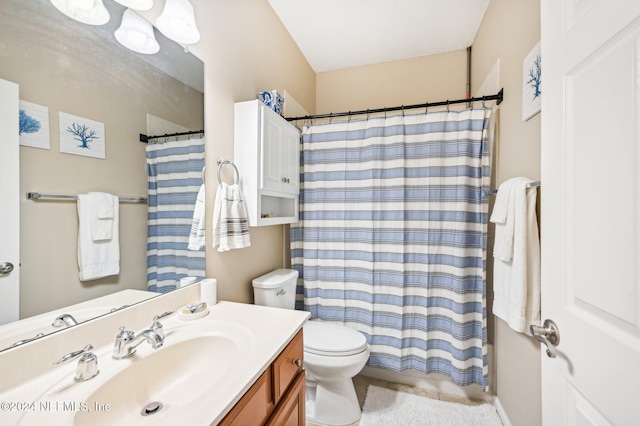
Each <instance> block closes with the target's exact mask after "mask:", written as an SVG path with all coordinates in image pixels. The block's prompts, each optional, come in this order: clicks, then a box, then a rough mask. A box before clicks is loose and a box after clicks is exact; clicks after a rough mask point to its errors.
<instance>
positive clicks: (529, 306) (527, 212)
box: [490, 178, 540, 332]
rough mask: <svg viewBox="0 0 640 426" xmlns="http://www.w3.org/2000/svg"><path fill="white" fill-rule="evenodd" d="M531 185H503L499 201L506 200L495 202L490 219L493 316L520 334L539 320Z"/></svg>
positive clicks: (514, 181) (516, 182)
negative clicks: (492, 259) (493, 229)
mask: <svg viewBox="0 0 640 426" xmlns="http://www.w3.org/2000/svg"><path fill="white" fill-rule="evenodd" d="M530 182H531V180H530V179H527V178H514V179H510V180H509V181H507V182H505V183H503V184H502V185H500V188H499V189H498V197H500V196H502V197H506V198H507V199H506V200H505V199H500V200H498V199H496V206H495V207H494V212H493V213H494V214H495V217H494V214H492V215H491V219H490V220H491V222H493V223H495V224H496V225H495V228H496V234H495V244H494V254H493V257H494V264H493V290H494V300H493V313H494V315H496V316H497V317H499V318H502V319H503V320H505V321H506V322H507V324H509V326H510V327H511V328H512V329H514V330H516V331H518V332H525V331H526V332H528V326H529V325H530V324H533V323H536V324H537V322H538V321H539V320H540V239H539V236H538V221H537V216H536V196H537V192H536V191H535V189H528V188H527V184H528V183H530ZM507 191H508V192H507ZM501 192H502V194H501ZM505 206H506V207H505ZM496 207H497V208H498V210H497V213H496ZM509 239H510V241H509Z"/></svg>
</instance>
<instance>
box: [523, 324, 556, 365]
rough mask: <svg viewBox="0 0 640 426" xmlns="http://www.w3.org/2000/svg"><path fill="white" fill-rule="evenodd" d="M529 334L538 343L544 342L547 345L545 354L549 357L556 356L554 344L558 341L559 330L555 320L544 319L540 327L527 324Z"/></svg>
mask: <svg viewBox="0 0 640 426" xmlns="http://www.w3.org/2000/svg"><path fill="white" fill-rule="evenodd" d="M529 331H530V332H531V335H532V336H533V337H535V339H536V340H537V341H539V342H540V343H544V345H545V346H546V347H547V356H548V357H549V358H555V357H556V346H558V344H559V343H560V330H558V326H557V325H556V323H555V322H553V321H552V320H550V319H546V320H544V323H543V324H542V327H541V326H539V325H533V324H531V325H530V326H529Z"/></svg>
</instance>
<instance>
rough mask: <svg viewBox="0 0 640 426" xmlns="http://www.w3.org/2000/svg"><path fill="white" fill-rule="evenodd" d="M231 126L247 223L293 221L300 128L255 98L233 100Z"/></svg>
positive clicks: (269, 223)
mask: <svg viewBox="0 0 640 426" xmlns="http://www.w3.org/2000/svg"><path fill="white" fill-rule="evenodd" d="M234 127H235V129H234V134H235V141H234V163H235V164H236V165H237V166H238V169H239V171H240V176H241V179H240V183H241V186H242V193H243V195H244V198H245V204H246V208H247V214H248V215H249V226H266V225H279V224H284V223H294V222H297V221H298V194H299V192H300V181H299V179H300V132H299V131H298V129H296V128H295V127H294V126H293V125H292V124H290V123H288V122H287V121H286V120H285V119H284V118H282V117H280V116H279V115H278V114H276V113H275V112H273V111H272V110H271V109H270V108H269V107H267V106H266V105H264V104H263V103H262V102H260V101H259V100H257V99H256V100H252V101H246V102H238V103H236V104H235V126H234Z"/></svg>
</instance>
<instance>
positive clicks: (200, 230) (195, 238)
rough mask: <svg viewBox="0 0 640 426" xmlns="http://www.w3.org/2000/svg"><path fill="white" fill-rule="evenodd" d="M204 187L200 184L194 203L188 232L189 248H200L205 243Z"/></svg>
mask: <svg viewBox="0 0 640 426" xmlns="http://www.w3.org/2000/svg"><path fill="white" fill-rule="evenodd" d="M204 228H205V188H204V184H202V185H200V190H199V191H198V197H197V198H196V205H195V207H194V209H193V222H192V223H191V232H190V233H189V246H188V247H187V248H188V249H189V250H200V249H201V248H202V247H204V244H205V229H204Z"/></svg>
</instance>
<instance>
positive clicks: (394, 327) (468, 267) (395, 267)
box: [291, 109, 491, 387]
mask: <svg viewBox="0 0 640 426" xmlns="http://www.w3.org/2000/svg"><path fill="white" fill-rule="evenodd" d="M490 115H491V110H489V109H468V110H464V111H451V112H447V111H442V112H431V111H429V113H428V114H416V115H406V116H395V117H389V118H374V119H369V120H362V121H351V122H342V123H331V124H322V125H311V126H309V127H305V128H304V130H303V135H302V152H301V164H302V166H301V168H302V170H301V194H300V221H299V222H298V223H297V224H294V225H292V226H291V258H292V267H293V268H295V269H297V270H298V271H299V273H300V281H299V284H300V285H299V287H298V298H297V299H298V300H297V308H298V309H304V310H307V311H310V312H311V314H312V318H319V319H321V320H328V321H338V322H342V323H344V324H345V325H347V326H350V327H353V328H355V329H357V330H359V331H361V332H363V333H364V334H365V336H366V337H367V341H368V342H369V345H370V348H371V357H370V359H369V361H368V365H369V366H373V367H381V368H386V369H391V370H395V371H401V370H407V369H414V370H418V371H420V372H423V373H443V374H446V375H448V376H449V377H450V378H451V379H452V380H453V382H455V383H457V384H459V385H469V384H471V383H476V384H479V385H481V386H483V387H486V378H487V368H486V313H485V279H484V278H485V256H486V235H487V208H488V206H487V200H486V197H485V196H484V193H485V191H487V190H488V185H489V179H490V170H489V167H490V161H489V149H488V146H487V145H488V127H489V123H490Z"/></svg>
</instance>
